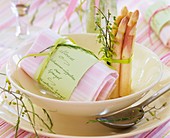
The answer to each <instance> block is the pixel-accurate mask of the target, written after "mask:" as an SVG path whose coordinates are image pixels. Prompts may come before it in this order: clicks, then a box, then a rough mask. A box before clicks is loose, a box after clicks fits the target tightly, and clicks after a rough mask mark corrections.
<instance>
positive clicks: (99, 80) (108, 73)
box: [21, 30, 118, 101]
mask: <svg viewBox="0 0 170 138" xmlns="http://www.w3.org/2000/svg"><path fill="white" fill-rule="evenodd" d="M60 37H61V36H59V35H57V34H55V33H54V32H52V31H50V30H46V31H43V32H42V33H40V34H39V36H38V37H37V38H36V39H35V41H34V42H33V44H32V46H31V47H30V49H29V50H28V51H27V53H26V55H27V54H31V53H34V54H35V53H39V52H40V51H42V50H44V49H45V48H47V47H49V46H51V45H53V44H54V42H55V41H56V40H57V39H58V38H60ZM44 58H45V57H36V58H34V57H28V58H25V59H23V60H22V61H21V67H22V69H23V70H24V71H25V72H26V73H27V74H28V75H29V76H30V77H31V78H33V79H34V75H35V73H36V71H37V69H38V67H39V65H40V64H41V63H42V61H43V59H44ZM117 77H118V74H117V72H116V71H115V70H112V69H110V68H109V67H107V66H106V65H105V64H104V63H103V62H101V61H99V62H97V63H96V64H94V65H93V66H92V67H90V68H89V69H88V71H87V72H86V73H85V74H84V75H83V77H82V78H81V80H80V81H79V83H78V85H77V86H76V88H75V89H74V91H73V93H72V95H71V97H70V100H71V101H95V100H104V99H107V98H108V96H109V94H110V93H111V92H112V91H113V89H114V87H115V80H116V79H117Z"/></svg>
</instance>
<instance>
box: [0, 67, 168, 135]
mask: <svg viewBox="0 0 170 138" xmlns="http://www.w3.org/2000/svg"><path fill="white" fill-rule="evenodd" d="M3 71H4V70H3ZM4 81H5V77H0V85H1V86H3V83H4ZM169 82H170V69H169V68H165V70H164V75H163V78H162V80H161V82H160V83H159V84H157V85H156V86H155V87H154V89H153V90H151V91H150V92H149V93H148V94H147V95H146V96H145V97H144V98H143V99H145V98H147V97H149V96H150V95H151V94H153V93H154V92H155V91H156V90H158V89H159V88H160V87H162V86H163V85H165V84H167V83H169ZM1 100H2V98H1ZM139 102H140V101H139ZM165 102H167V105H166V106H165V107H164V108H163V109H161V110H159V111H158V112H157V117H159V119H153V118H152V117H151V116H150V114H145V116H146V117H148V118H150V121H148V122H147V121H146V120H145V119H143V120H142V121H141V122H140V123H138V124H137V125H136V127H134V128H132V129H129V130H126V131H119V132H115V131H114V130H112V129H110V128H107V127H105V126H102V125H101V124H100V123H89V124H86V122H87V121H88V120H89V119H93V118H83V117H73V116H67V115H60V114H57V113H50V114H51V118H52V121H53V123H54V131H55V132H56V134H51V133H48V132H47V131H45V129H44V128H45V127H44V126H42V125H41V124H40V123H39V122H37V131H38V133H39V134H40V135H44V136H48V137H60V138H62V137H64V138H66V137H67V138H69V137H74V138H75V137H88V138H89V137H93V138H95V137H102V138H109V137H111V138H121V137H129V136H133V135H136V134H139V133H142V132H145V131H148V130H151V129H153V128H155V127H157V126H159V125H161V124H162V123H164V122H165V121H167V120H168V119H169V118H170V116H169V115H170V93H166V94H165V95H163V96H162V97H160V98H159V99H157V100H156V101H155V102H153V103H152V105H151V106H153V105H156V106H157V107H159V106H161V105H162V104H163V103H165ZM36 112H37V113H38V114H39V115H40V116H42V117H43V115H42V112H40V108H39V107H36ZM0 118H2V119H3V120H5V121H6V122H8V123H10V124H13V125H14V124H15V123H16V119H17V116H16V111H15V110H14V109H13V108H12V107H10V106H8V105H6V104H1V105H0ZM20 128H22V129H24V130H27V131H29V132H33V130H32V128H31V126H30V124H29V122H28V121H26V120H25V119H21V124H20ZM38 128H39V129H40V128H43V131H39V129H38Z"/></svg>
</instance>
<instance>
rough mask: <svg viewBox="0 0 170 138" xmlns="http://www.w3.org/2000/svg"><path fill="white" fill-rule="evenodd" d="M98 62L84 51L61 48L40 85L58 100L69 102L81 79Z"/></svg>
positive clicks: (42, 77)
mask: <svg viewBox="0 0 170 138" xmlns="http://www.w3.org/2000/svg"><path fill="white" fill-rule="evenodd" d="M96 62H98V59H97V58H96V57H95V56H93V55H91V54H89V53H88V52H86V51H84V50H82V49H77V48H72V47H67V46H59V47H58V49H57V51H56V52H55V53H54V54H53V55H52V56H51V59H50V61H49V62H48V64H47V67H46V68H45V70H44V72H43V74H42V76H41V78H40V83H41V84H42V85H43V86H44V87H46V88H48V89H50V90H51V91H52V92H53V93H54V95H55V96H56V97H57V98H58V99H62V100H68V99H69V98H70V96H71V94H72V92H73V90H74V88H75V87H76V86H77V84H78V82H79V80H80V79H81V77H82V76H83V75H84V74H85V72H86V71H87V70H88V69H89V68H90V67H91V66H92V65H94V64H95V63H96Z"/></svg>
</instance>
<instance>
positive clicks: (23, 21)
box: [16, 15, 30, 37]
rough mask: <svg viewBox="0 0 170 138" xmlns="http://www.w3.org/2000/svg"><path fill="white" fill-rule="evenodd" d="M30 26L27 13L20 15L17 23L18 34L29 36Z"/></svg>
mask: <svg viewBox="0 0 170 138" xmlns="http://www.w3.org/2000/svg"><path fill="white" fill-rule="evenodd" d="M29 33H30V32H29V26H28V19H27V15H24V16H20V15H19V16H18V17H17V25H16V36H21V37H24V36H27V35H29Z"/></svg>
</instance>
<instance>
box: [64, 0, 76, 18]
mask: <svg viewBox="0 0 170 138" xmlns="http://www.w3.org/2000/svg"><path fill="white" fill-rule="evenodd" d="M77 2H78V0H71V1H70V4H69V6H68V8H67V11H66V13H65V16H66V19H67V20H69V19H70V16H71V14H72V13H73V12H74V10H75V8H76V4H77Z"/></svg>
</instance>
